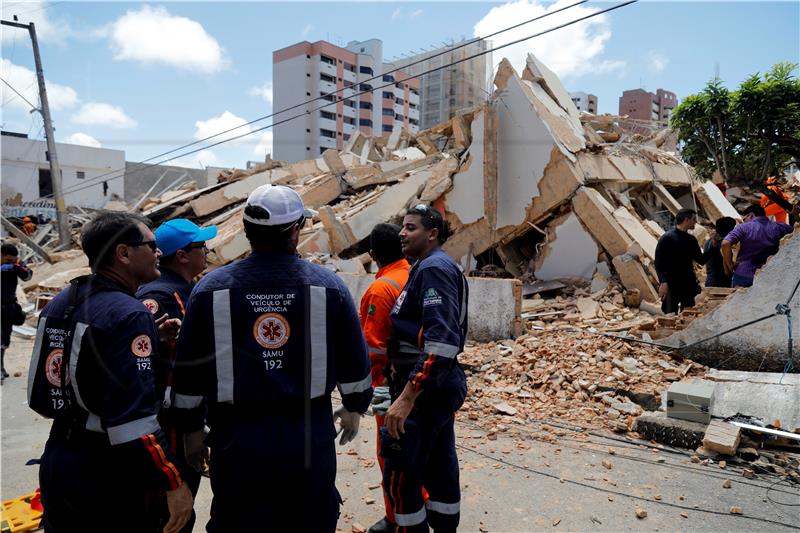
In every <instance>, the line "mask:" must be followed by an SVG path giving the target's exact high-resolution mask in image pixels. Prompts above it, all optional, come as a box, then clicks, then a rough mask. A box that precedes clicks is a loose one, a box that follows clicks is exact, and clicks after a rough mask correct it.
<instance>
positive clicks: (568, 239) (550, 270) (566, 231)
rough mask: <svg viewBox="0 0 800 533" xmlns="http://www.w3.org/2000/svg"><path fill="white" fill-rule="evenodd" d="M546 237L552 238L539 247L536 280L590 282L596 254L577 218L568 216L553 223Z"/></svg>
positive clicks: (595, 263) (589, 237) (572, 214)
mask: <svg viewBox="0 0 800 533" xmlns="http://www.w3.org/2000/svg"><path fill="white" fill-rule="evenodd" d="M548 234H552V236H551V237H549V238H548V242H547V244H545V245H544V246H542V248H541V251H540V252H539V258H537V261H536V264H537V267H536V271H535V274H536V279H540V280H544V281H549V280H553V279H564V278H581V279H585V280H590V279H592V275H593V274H594V272H595V269H596V266H597V254H598V253H599V250H598V248H597V244H596V242H595V240H594V238H593V237H592V236H591V235H590V234H589V232H587V231H586V229H585V228H584V227H583V226H582V225H581V223H580V221H579V220H578V217H576V216H575V214H574V213H570V214H568V215H565V216H563V217H560V218H558V219H556V220H554V221H553V222H551V223H550V226H549V227H548Z"/></svg>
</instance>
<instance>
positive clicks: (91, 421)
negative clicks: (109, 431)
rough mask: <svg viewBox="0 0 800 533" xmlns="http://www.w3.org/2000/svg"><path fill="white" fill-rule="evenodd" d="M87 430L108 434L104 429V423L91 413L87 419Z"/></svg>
mask: <svg viewBox="0 0 800 533" xmlns="http://www.w3.org/2000/svg"><path fill="white" fill-rule="evenodd" d="M86 429H87V430H88V431H94V432H95V433H105V432H106V430H105V429H103V421H102V420H100V417H99V416H97V415H96V414H94V413H89V417H88V418H87V419H86Z"/></svg>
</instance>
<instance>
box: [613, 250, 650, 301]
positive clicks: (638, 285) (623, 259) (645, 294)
mask: <svg viewBox="0 0 800 533" xmlns="http://www.w3.org/2000/svg"><path fill="white" fill-rule="evenodd" d="M612 262H613V264H614V268H615V269H616V270H617V274H619V277H620V280H621V281H622V285H623V286H624V287H625V288H626V289H638V290H639V293H640V294H641V295H642V298H643V299H645V300H650V301H651V302H657V301H659V300H660V298H659V297H658V293H657V292H656V290H655V288H654V287H653V285H652V284H651V283H650V280H649V278H648V277H647V273H645V271H644V268H643V267H642V264H641V263H640V262H639V261H638V260H637V259H636V258H635V257H632V256H630V255H627V254H626V255H618V256H616V257H615V258H614V259H613V261H612Z"/></svg>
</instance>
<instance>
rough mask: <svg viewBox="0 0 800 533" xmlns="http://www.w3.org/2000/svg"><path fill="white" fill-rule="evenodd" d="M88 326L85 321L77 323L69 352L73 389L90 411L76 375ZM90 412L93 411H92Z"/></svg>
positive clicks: (78, 399)
mask: <svg viewBox="0 0 800 533" xmlns="http://www.w3.org/2000/svg"><path fill="white" fill-rule="evenodd" d="M88 327H89V324H84V323H83V322H78V323H77V324H75V332H74V333H73V334H72V350H70V352H69V379H71V380H72V390H74V391H75V401H77V402H78V405H80V406H81V407H83V408H84V409H86V410H87V411H89V409H87V407H86V404H85V403H83V398H81V391H80V390H78V389H79V387H78V380H77V377H76V376H77V371H78V357H79V356H80V353H81V342H83V334H84V333H86V329H87V328H88ZM89 412H90V413H91V411H89Z"/></svg>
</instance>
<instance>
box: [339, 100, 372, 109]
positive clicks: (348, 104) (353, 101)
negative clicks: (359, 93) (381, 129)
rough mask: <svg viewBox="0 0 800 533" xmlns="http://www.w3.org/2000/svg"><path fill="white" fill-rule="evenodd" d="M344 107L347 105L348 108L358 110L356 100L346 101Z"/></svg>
mask: <svg viewBox="0 0 800 533" xmlns="http://www.w3.org/2000/svg"><path fill="white" fill-rule="evenodd" d="M344 105H346V106H347V107H352V108H353V109H355V108H356V102H355V100H345V101H344ZM370 105H371V104H370ZM370 109H372V107H370Z"/></svg>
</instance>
